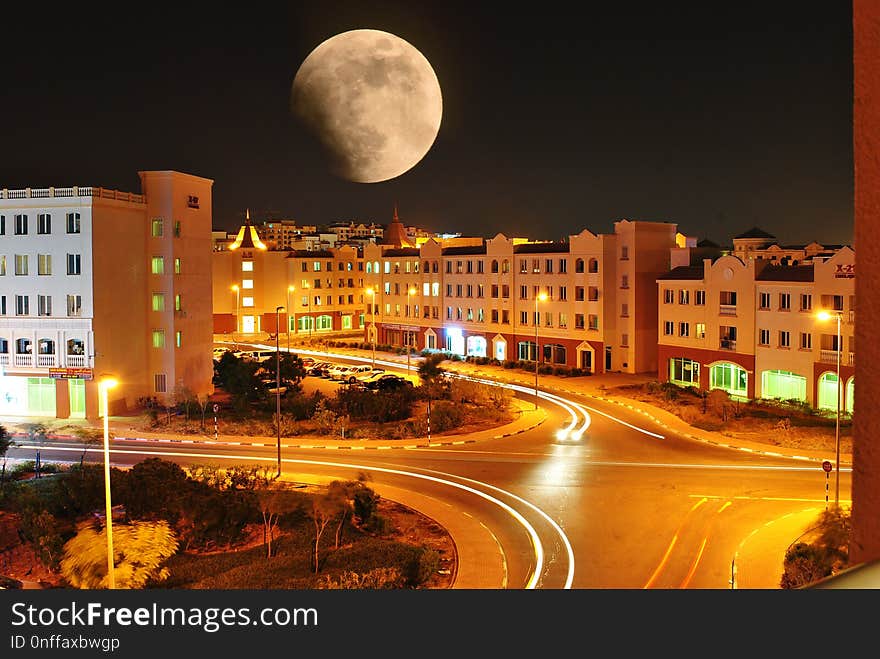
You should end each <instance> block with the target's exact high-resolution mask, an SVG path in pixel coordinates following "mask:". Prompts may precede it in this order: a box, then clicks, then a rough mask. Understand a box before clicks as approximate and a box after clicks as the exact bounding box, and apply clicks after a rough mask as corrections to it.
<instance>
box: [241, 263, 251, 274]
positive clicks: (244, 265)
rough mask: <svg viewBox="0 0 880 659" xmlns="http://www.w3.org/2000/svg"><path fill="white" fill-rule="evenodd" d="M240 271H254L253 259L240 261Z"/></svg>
mask: <svg viewBox="0 0 880 659" xmlns="http://www.w3.org/2000/svg"><path fill="white" fill-rule="evenodd" d="M241 271H242V272H253V271H254V262H253V261H242V262H241Z"/></svg>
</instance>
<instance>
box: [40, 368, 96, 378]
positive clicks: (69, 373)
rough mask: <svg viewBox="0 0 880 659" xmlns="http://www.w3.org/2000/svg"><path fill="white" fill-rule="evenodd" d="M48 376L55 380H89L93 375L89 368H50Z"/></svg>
mask: <svg viewBox="0 0 880 659" xmlns="http://www.w3.org/2000/svg"><path fill="white" fill-rule="evenodd" d="M49 377H50V378H54V379H56V380H91V379H93V377H94V375H93V372H92V369H90V368H50V369H49Z"/></svg>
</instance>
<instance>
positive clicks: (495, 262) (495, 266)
mask: <svg viewBox="0 0 880 659" xmlns="http://www.w3.org/2000/svg"><path fill="white" fill-rule="evenodd" d="M492 272H493V273H494V274H498V261H496V260H495V259H492Z"/></svg>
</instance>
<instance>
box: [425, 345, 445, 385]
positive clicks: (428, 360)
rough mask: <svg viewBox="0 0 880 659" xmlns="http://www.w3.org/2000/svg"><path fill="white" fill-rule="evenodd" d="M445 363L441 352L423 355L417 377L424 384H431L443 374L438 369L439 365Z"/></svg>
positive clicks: (440, 369)
mask: <svg viewBox="0 0 880 659" xmlns="http://www.w3.org/2000/svg"><path fill="white" fill-rule="evenodd" d="M444 361H446V356H445V355H444V354H443V353H442V352H432V353H429V354H428V355H425V358H424V359H423V360H422V363H421V364H419V371H418V373H419V377H420V378H421V379H422V382H424V383H425V384H428V385H430V384H432V383H434V382H436V381H438V380H439V378H440V377H441V376H442V375H443V373H444V372H445V369H443V368H440V364H441V363H443V362H444Z"/></svg>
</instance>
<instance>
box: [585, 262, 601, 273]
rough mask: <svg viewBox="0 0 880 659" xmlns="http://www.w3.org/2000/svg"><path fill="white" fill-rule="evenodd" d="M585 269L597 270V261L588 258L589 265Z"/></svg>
mask: <svg viewBox="0 0 880 659" xmlns="http://www.w3.org/2000/svg"><path fill="white" fill-rule="evenodd" d="M587 270H588V271H589V272H599V261H597V260H596V259H590V265H589V267H588V268H587Z"/></svg>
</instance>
